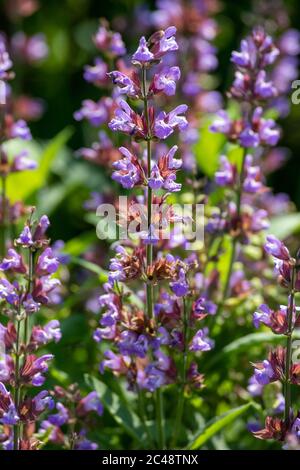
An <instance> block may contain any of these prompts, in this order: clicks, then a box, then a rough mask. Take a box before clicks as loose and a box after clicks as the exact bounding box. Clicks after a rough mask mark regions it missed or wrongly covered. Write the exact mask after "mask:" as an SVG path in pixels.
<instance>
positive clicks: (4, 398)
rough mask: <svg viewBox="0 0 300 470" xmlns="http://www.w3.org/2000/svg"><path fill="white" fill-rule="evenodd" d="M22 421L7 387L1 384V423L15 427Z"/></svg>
mask: <svg viewBox="0 0 300 470" xmlns="http://www.w3.org/2000/svg"><path fill="white" fill-rule="evenodd" d="M19 420H20V418H19V416H18V414H17V410H16V408H15V405H14V402H13V400H12V397H11V394H10V393H9V392H8V391H7V389H6V388H5V385H4V384H3V383H2V382H0V423H1V424H4V425H7V426H13V425H15V424H17V422H18V421H19Z"/></svg>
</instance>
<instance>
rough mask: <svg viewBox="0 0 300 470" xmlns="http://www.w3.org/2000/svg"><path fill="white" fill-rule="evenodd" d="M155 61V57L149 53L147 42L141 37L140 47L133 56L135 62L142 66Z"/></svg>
mask: <svg viewBox="0 0 300 470" xmlns="http://www.w3.org/2000/svg"><path fill="white" fill-rule="evenodd" d="M153 59H154V55H153V54H152V52H150V51H149V49H148V46H147V41H146V39H145V37H144V36H142V37H141V39H140V43H139V47H138V48H137V50H136V51H135V53H134V54H133V56H132V60H133V61H134V62H139V63H141V64H144V63H147V62H150V61H151V60H153Z"/></svg>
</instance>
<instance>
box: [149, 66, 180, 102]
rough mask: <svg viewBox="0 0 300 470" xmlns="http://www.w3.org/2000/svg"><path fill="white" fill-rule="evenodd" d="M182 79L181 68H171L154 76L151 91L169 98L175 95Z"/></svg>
mask: <svg viewBox="0 0 300 470" xmlns="http://www.w3.org/2000/svg"><path fill="white" fill-rule="evenodd" d="M179 79H180V69H179V67H170V68H168V69H166V70H164V71H161V72H160V73H157V74H155V75H154V78H153V83H152V85H151V86H150V90H151V91H153V92H154V93H157V92H163V93H165V94H166V95H167V96H172V95H175V92H176V82H177V81H178V80H179Z"/></svg>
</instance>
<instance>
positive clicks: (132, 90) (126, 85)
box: [108, 70, 141, 98]
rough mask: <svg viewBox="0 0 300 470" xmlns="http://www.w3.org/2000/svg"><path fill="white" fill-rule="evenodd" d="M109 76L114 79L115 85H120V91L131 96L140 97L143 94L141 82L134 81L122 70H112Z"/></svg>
mask: <svg viewBox="0 0 300 470" xmlns="http://www.w3.org/2000/svg"><path fill="white" fill-rule="evenodd" d="M108 76H109V77H110V78H111V79H112V82H113V84H114V85H117V86H118V87H119V92H120V93H121V94H125V95H127V96H129V97H130V98H138V97H139V96H140V94H141V89H140V85H139V83H136V82H134V81H133V80H131V78H129V77H128V76H127V75H125V74H124V73H122V72H119V71H118V70H115V71H113V72H110V73H109V74H108Z"/></svg>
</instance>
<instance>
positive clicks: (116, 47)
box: [110, 33, 126, 57]
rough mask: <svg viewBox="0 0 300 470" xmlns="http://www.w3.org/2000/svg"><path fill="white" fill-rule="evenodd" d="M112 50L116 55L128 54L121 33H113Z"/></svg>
mask: <svg viewBox="0 0 300 470" xmlns="http://www.w3.org/2000/svg"><path fill="white" fill-rule="evenodd" d="M110 52H111V53H112V54H114V55H115V56H116V57H118V56H122V55H124V54H126V48H125V45H124V42H123V39H122V36H121V34H120V33H113V34H112V36H111V40H110Z"/></svg>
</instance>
